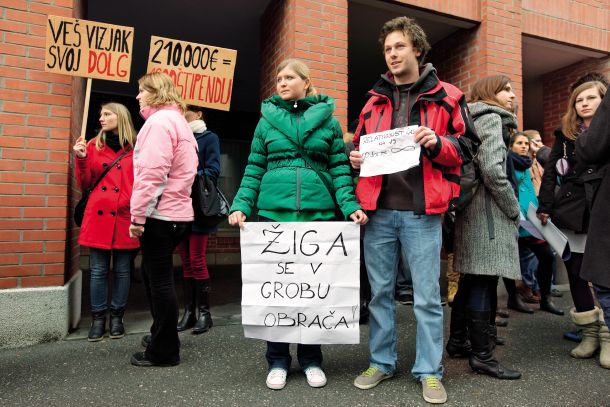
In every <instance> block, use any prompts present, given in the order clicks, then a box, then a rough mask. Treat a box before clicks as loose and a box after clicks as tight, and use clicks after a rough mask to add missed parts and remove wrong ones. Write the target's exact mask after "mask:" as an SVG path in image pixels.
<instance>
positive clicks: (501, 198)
mask: <svg viewBox="0 0 610 407" xmlns="http://www.w3.org/2000/svg"><path fill="white" fill-rule="evenodd" d="M474 124H475V127H476V131H477V134H478V135H479V137H480V138H481V148H480V149H479V153H478V156H477V161H478V163H479V169H480V170H481V178H482V179H483V184H484V185H485V191H486V192H487V193H489V194H490V195H491V196H492V198H493V200H494V201H495V203H496V205H498V207H499V208H500V210H501V211H502V212H504V214H505V215H506V216H508V217H509V218H510V219H517V218H518V217H519V202H518V201H517V197H516V196H515V192H514V190H513V187H512V186H511V184H510V182H509V181H508V176H507V175H506V169H505V165H506V164H505V162H506V146H505V145H504V141H503V140H502V119H501V118H500V116H499V115H498V114H496V113H490V114H486V115H484V116H481V118H480V119H478V120H476V121H475V123H474Z"/></svg>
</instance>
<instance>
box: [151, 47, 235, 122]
mask: <svg viewBox="0 0 610 407" xmlns="http://www.w3.org/2000/svg"><path fill="white" fill-rule="evenodd" d="M236 60H237V51H236V50H233V49H226V48H218V47H214V46H211V45H204V44H196V43H194V42H186V41H179V40H172V39H169V38H162V37H155V36H152V37H151V39H150V52H149V55H148V67H147V68H146V72H148V73H153V72H164V73H166V74H168V75H169V76H170V77H171V78H172V79H173V81H174V84H175V85H176V88H177V89H178V92H179V93H180V96H182V99H184V101H185V102H186V103H187V104H190V105H195V106H203V107H209V108H212V109H220V110H229V108H230V107H231V93H232V91H233V73H234V72H235V62H236Z"/></svg>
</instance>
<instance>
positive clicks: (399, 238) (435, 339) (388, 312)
mask: <svg viewBox="0 0 610 407" xmlns="http://www.w3.org/2000/svg"><path fill="white" fill-rule="evenodd" d="M365 228H366V233H365V235H364V250H365V259H366V268H367V271H368V275H369V281H370V283H371V292H372V298H371V302H370V304H369V311H370V322H369V349H370V352H371V358H370V365H371V366H372V367H376V368H378V369H379V370H381V371H383V372H384V373H386V374H387V373H392V372H394V370H395V369H396V359H397V355H396V320H395V309H396V305H395V302H394V287H395V285H396V271H397V264H398V256H399V250H400V248H401V247H402V250H403V253H404V256H405V258H406V259H407V262H408V263H409V266H410V269H411V279H412V281H413V294H414V305H413V310H414V312H415V318H416V320H417V337H416V356H415V364H414V365H413V368H412V369H411V373H412V374H413V376H415V377H416V378H417V379H422V378H424V377H425V376H430V375H432V376H436V377H438V378H442V375H443V367H442V364H441V362H442V357H443V307H442V305H441V294H440V287H439V282H438V279H439V276H440V252H441V218H440V216H439V215H433V216H426V215H415V214H413V212H411V211H396V210H386V209H379V210H377V211H376V212H375V213H374V214H373V215H371V217H370V220H369V223H367V224H366V226H365Z"/></svg>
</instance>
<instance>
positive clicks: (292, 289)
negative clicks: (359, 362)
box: [241, 222, 360, 344]
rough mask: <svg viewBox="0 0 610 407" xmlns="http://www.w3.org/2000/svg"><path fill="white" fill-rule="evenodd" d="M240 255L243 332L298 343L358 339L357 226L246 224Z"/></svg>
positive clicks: (339, 341)
mask: <svg viewBox="0 0 610 407" xmlns="http://www.w3.org/2000/svg"><path fill="white" fill-rule="evenodd" d="M241 258H242V283H243V287H242V324H243V326H244V334H245V336H246V337H249V338H258V339H265V340H267V341H273V342H288V343H302V344H355V343H358V342H359V339H360V334H359V326H358V320H359V317H360V309H359V305H360V294H359V293H360V280H359V275H360V226H358V225H356V224H354V223H351V222H255V223H251V222H247V223H245V227H244V229H243V230H242V231H241Z"/></svg>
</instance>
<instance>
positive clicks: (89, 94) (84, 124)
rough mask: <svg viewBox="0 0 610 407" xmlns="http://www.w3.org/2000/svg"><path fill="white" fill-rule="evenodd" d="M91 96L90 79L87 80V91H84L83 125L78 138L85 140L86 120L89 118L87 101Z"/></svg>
mask: <svg viewBox="0 0 610 407" xmlns="http://www.w3.org/2000/svg"><path fill="white" fill-rule="evenodd" d="M90 96H91V78H87V90H86V91H85V106H84V107H83V124H82V126H81V128H80V138H82V139H83V140H84V139H85V132H86V131H87V119H88V118H89V99H90Z"/></svg>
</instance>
